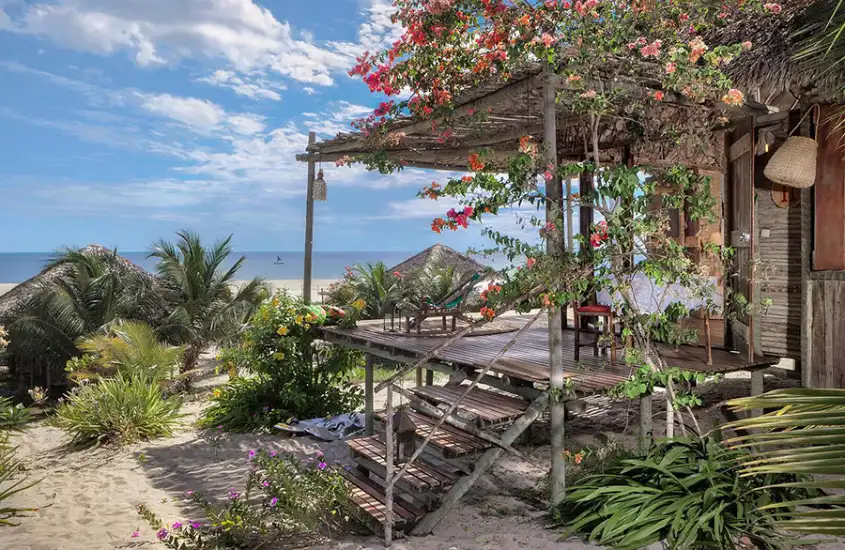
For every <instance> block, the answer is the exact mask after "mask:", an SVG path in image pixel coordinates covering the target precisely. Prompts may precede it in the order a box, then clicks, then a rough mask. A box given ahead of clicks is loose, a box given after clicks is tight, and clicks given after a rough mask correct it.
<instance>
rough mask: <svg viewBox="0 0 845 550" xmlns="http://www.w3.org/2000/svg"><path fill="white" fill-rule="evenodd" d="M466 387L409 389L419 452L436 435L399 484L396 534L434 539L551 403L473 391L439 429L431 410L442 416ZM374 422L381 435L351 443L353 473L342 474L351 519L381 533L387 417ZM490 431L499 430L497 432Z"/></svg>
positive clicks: (380, 416)
mask: <svg viewBox="0 0 845 550" xmlns="http://www.w3.org/2000/svg"><path fill="white" fill-rule="evenodd" d="M467 387H468V385H466V384H447V385H446V386H420V387H417V388H414V389H411V390H410V392H412V393H411V395H412V396H413V398H412V399H411V400H410V404H409V408H408V409H407V411H408V414H409V416H410V418H411V420H412V421H413V422H414V425H415V427H416V429H415V438H416V442H417V446H418V447H419V446H420V445H421V443H422V442H423V441H424V440H425V438H426V437H428V436H429V434H431V433H432V431H433V432H434V433H433V435H432V436H431V438H430V439H429V442H428V444H427V445H426V447H425V449H424V450H423V452H422V454H421V455H420V457H419V458H418V459H416V460H415V461H413V463H412V464H411V466H410V467H409V468H408V470H407V472H406V474H405V475H404V476H402V477H401V478H400V479H398V480H397V481H396V483H395V486H394V491H393V531H394V532H402V533H405V534H413V535H427V534H429V533H430V532H431V531H432V529H433V528H434V527H435V526H436V525H437V523H439V522H440V520H442V519H443V517H445V515H446V514H447V513H448V511H449V509H451V507H452V506H454V505H455V504H456V503H457V502H458V500H460V498H461V497H462V496H463V495H464V494H465V493H466V492H467V491H468V490H469V489H470V487H472V485H473V483H474V482H475V481H476V480H477V479H478V478H479V477H480V476H481V474H483V473H484V471H486V470H487V468H489V467H490V466H491V465H492V464H493V463H494V462H495V461H496V459H498V458H499V456H501V454H502V453H503V452H506V451H505V448H504V447H507V446H510V445H511V444H512V443H513V442H514V441H515V440H516V438H517V437H518V436H519V435H521V434H522V433H523V432H524V431H525V430H526V429H527V428H528V427H529V426H530V425H531V424H532V423H533V422H534V421H535V420H536V419H537V418H538V417H539V416H540V414H541V413H542V412H543V410H544V409H545V407H546V404H547V402H548V396H547V395H546V394H542V395H541V396H540V397H538V398H537V399H535V401H534V402H533V403H532V402H529V401H527V400H525V399H523V398H521V397H517V396H514V395H506V394H503V393H501V392H494V391H490V390H486V389H481V388H478V387H476V388H473V389H472V391H471V392H470V393H469V394H468V395H467V397H466V398H464V399H463V400H462V401H460V403H459V405H458V407H457V409H456V410H455V412H454V414H453V415H451V416H450V418H449V419H447V422H445V423H443V424H441V425H440V426H439V427H436V428H435V426H437V424H438V422H439V418H438V417H437V415H436V414H435V413H436V412H437V411H436V410H434V409H439V411H440V412H441V413H442V412H445V411H446V409H448V408H449V407H450V406H451V405H452V404H453V403H454V402H455V401H457V400H458V398H459V397H460V396H461V395H462V394H463V393H464V392H465V391H466V389H467ZM440 416H442V414H441V415H440ZM376 419H377V420H379V422H376V423H375V425H376V428H377V430H378V433H376V434H374V435H371V436H365V437H358V438H355V439H351V440H349V441H347V442H346V444H347V445H348V447H349V451H350V453H351V454H352V457H353V458H354V460H355V463H356V468H354V469H351V470H341V474H342V475H343V477H344V479H345V481H346V483H347V485H348V488H349V491H350V500H351V505H352V507H353V508H354V509H353V510H352V511H353V513H354V514H355V515H356V517H358V518H359V519H361V520H363V521H364V522H365V523H366V524H367V525H368V526H369V527H370V528H371V529H372V530H373V531H374V532H375V533H376V534H381V533H383V532H384V526H385V521H386V511H387V504H386V503H387V495H386V491H385V486H386V483H385V476H386V471H387V468H386V466H387V464H386V463H387V459H386V455H387V453H386V448H385V444H384V438H385V434H384V420H385V418H384V413H380V414H379V413H377V414H376ZM461 426H462V427H463V428H462V427H461ZM492 427H496V428H498V429H499V430H500V431H499V432H493V431H491V430H490V428H492ZM464 428H467V429H464ZM502 429H504V433H502V432H501V430H502ZM471 431H475V432H476V433H471ZM479 433H480V435H481V436H482V437H479V435H478V434H479ZM493 441H500V442H501V443H502V445H497V443H495V442H493ZM404 464H405V463H404V462H401V461H399V460H397V461H396V462H395V464H394V469H393V471H394V472H397V471H398V470H399V469H401V468H402V467H403V466H404Z"/></svg>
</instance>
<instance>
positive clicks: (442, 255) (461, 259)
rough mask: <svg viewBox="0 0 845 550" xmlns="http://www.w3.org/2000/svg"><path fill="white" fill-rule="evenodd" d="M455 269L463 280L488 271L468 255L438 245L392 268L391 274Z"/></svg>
mask: <svg viewBox="0 0 845 550" xmlns="http://www.w3.org/2000/svg"><path fill="white" fill-rule="evenodd" d="M441 266H442V267H446V266H448V267H454V268H455V272H456V273H457V274H458V275H459V277H460V278H461V279H463V278H464V277H468V276H470V275H473V274H475V273H480V272H482V271H484V270H486V269H487V267H486V266H484V265H482V264H480V263H479V262H477V261H475V260H473V259H472V258H470V257H469V256H467V255H466V254H461V253H460V252H458V251H457V250H455V249H453V248H449V247H448V246H446V245H443V244H440V243H437V244H435V245H434V246H431V247H429V248H426V249H425V250H423V251H422V252H420V253H418V254H414V255H413V256H411V257H410V258H408V259H407V260H405V261H404V262H402V263H400V264H397V265H395V266H393V267H391V268H390V272H391V273H401V274H402V275H403V276H408V275H411V274H413V273H418V272H421V271H423V270H425V269H427V268H432V267H441Z"/></svg>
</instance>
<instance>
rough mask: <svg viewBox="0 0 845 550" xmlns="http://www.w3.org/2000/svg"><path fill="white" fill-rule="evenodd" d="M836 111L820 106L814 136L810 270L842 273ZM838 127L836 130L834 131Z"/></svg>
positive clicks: (844, 206) (843, 183)
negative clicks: (812, 221) (831, 270)
mask: <svg viewBox="0 0 845 550" xmlns="http://www.w3.org/2000/svg"><path fill="white" fill-rule="evenodd" d="M838 109H839V107H835V106H829V105H826V106H822V107H821V109H820V113H819V126H818V131H817V132H816V141H818V156H817V159H816V185H815V205H816V209H815V213H816V219H815V231H814V232H813V236H814V243H815V248H814V254H813V257H814V258H815V260H814V266H813V269H816V270H825V269H837V270H838V269H845V162H843V159H842V151H841V150H840V148H839V144H840V143H842V140H843V128H842V126H841V125H838V122H839V119H838V117H835V118H834V119H833V120H828V119H829V118H830V117H831V116H833V115H834V114H835V113H836V112H837V111H838ZM837 125H838V127H837Z"/></svg>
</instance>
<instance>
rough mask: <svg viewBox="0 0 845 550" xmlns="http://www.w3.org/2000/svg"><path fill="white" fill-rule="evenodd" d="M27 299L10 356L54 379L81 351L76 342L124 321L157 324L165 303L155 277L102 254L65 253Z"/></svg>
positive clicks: (112, 255)
mask: <svg viewBox="0 0 845 550" xmlns="http://www.w3.org/2000/svg"><path fill="white" fill-rule="evenodd" d="M42 273H44V274H46V275H45V277H44V278H43V279H41V280H40V281H38V282H36V283H34V284H35V285H36V288H35V289H34V290H33V292H31V293H30V294H29V295H28V296H27V297H26V298H25V304H24V307H23V313H22V314H21V315H20V316H19V317H18V318H17V319H16V320H15V321H14V322H13V323H11V324H10V325H9V326H7V327H6V328H7V330H8V331H9V337H10V344H9V347H8V350H7V356H8V357H9V358H10V360H11V361H12V362H14V363H15V364H16V365H17V366H19V367H20V366H26V367H28V370H29V371H30V372H32V373H33V376H34V373H35V372H41V373H46V380H43V383H45V384H47V385H50V383H51V381H53V380H55V381H58V379H60V378H61V377H60V376H54V375H55V374H56V372H54V371H58V370H59V369H63V368H64V366H65V363H66V362H67V361H68V360H69V359H70V358H71V357H74V356H75V355H78V353H79V350H78V348H77V347H76V341H77V340H78V339H79V338H80V337H82V336H86V335H89V334H92V333H95V332H98V331H104V330H107V329H108V327H109V326H110V325H111V324H112V323H114V322H116V321H118V320H121V319H136V320H141V321H145V322H155V319H156V318H157V317H160V316H161V315H162V314H163V307H164V305H165V304H164V302H163V301H162V300H161V299H160V297H159V295H158V294H157V292H156V289H155V284H154V282H153V281H152V279H151V277H145V276H144V272H143V271H141V270H140V269H138V268H135V267H134V266H131V264H129V263H128V262H126V261H125V260H123V259H122V258H120V256H118V255H117V252H116V251H115V252H109V251H106V250H105V249H102V248H86V249H69V248H68V249H63V250H61V251H60V252H59V253H58V255H57V257H56V258H55V259H54V260H52V261H51V262H50V263H49V264H48V265H47V267H46V269H45V270H44V272H42Z"/></svg>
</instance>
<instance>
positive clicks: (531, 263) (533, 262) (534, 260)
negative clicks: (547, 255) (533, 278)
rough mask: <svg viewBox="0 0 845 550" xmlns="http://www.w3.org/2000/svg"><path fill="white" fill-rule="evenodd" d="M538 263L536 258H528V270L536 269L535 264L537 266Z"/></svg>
mask: <svg viewBox="0 0 845 550" xmlns="http://www.w3.org/2000/svg"><path fill="white" fill-rule="evenodd" d="M536 263H537V260H536V259H535V258H528V259H527V260H526V261H525V265H526V266H527V267H528V269H531V268H532V267H534V264H536Z"/></svg>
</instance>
